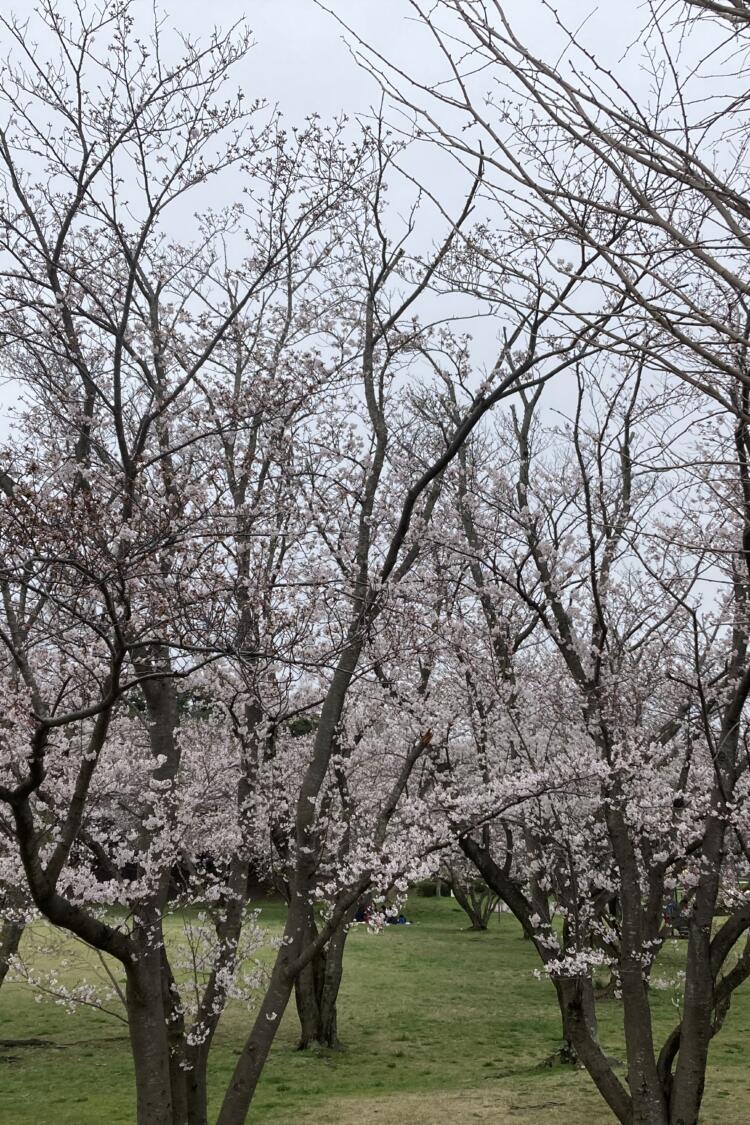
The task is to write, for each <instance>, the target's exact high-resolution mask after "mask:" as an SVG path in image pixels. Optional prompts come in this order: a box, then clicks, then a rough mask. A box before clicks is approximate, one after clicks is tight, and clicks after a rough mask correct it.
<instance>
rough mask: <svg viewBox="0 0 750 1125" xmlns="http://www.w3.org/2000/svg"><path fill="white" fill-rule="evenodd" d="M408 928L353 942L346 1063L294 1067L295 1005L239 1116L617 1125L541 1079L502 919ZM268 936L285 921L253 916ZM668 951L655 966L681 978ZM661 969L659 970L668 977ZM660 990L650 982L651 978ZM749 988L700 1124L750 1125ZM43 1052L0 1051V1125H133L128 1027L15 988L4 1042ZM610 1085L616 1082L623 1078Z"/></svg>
mask: <svg viewBox="0 0 750 1125" xmlns="http://www.w3.org/2000/svg"><path fill="white" fill-rule="evenodd" d="M407 913H408V917H410V918H412V919H413V920H414V922H415V923H417V924H416V925H413V926H408V927H407V926H389V927H387V929H386V930H385V932H384V933H382V934H380V935H372V934H368V933H367V932H365V931H364V928H363V927H358V928H357V929H356V931H355V932H354V933H353V934H352V935H351V936H350V938H349V943H348V946H347V961H346V968H345V974H344V984H343V988H342V996H341V1002H340V1009H339V1024H340V1033H341V1036H342V1039H343V1040H344V1042H345V1045H346V1049H345V1050H343V1051H337V1052H327V1051H313V1052H304V1053H300V1052H296V1051H294V1049H293V1048H294V1042H295V1036H296V1030H297V1027H296V1013H295V1012H294V1008H293V1005H292V1006H291V1008H290V1010H289V1011H288V1013H287V1016H286V1018H285V1019H284V1021H283V1023H282V1026H281V1028H280V1031H279V1034H278V1037H277V1040H276V1044H275V1046H274V1050H273V1052H272V1055H271V1058H270V1060H269V1063H268V1066H267V1067H266V1071H265V1073H264V1076H263V1080H262V1083H261V1086H260V1089H259V1092H258V1096H257V1099H256V1103H255V1105H254V1107H253V1111H252V1113H251V1115H250V1120H251V1121H253V1122H258V1123H263V1122H277V1123H278V1125H292V1123H296V1122H299V1121H303V1122H306V1121H309V1122H311V1123H312V1122H316V1123H321V1125H329V1123H330V1125H361V1123H362V1122H365V1123H368V1122H378V1123H381V1125H390V1123H393V1125H396V1123H397V1122H398V1123H401V1122H412V1123H418V1125H433V1123H434V1125H439V1123H445V1125H448V1123H451V1125H452V1123H463V1122H473V1121H492V1122H505V1121H508V1122H518V1123H526V1125H538V1123H539V1122H542V1121H547V1120H551V1121H554V1122H555V1125H581V1123H582V1122H585V1123H586V1125H598V1123H599V1122H601V1123H602V1125H603V1123H605V1122H609V1121H611V1120H613V1118H612V1117H611V1115H610V1114H609V1112H608V1111H607V1109H606V1106H604V1103H603V1102H602V1101H601V1099H600V1098H599V1096H598V1094H597V1093H596V1091H595V1089H594V1087H593V1086H592V1084H591V1082H590V1080H589V1078H588V1077H587V1075H586V1074H585V1073H584V1072H581V1071H574V1070H570V1069H568V1068H558V1067H545V1066H542V1065H540V1063H541V1062H542V1060H544V1059H545V1058H546V1057H547V1056H548V1055H550V1054H551V1052H553V1051H554V1049H555V1048H556V1047H557V1045H558V1042H559V1016H558V1012H557V1006H556V1003H555V998H554V993H553V991H552V987H551V985H550V984H549V982H546V981H539V980H537V979H536V978H535V977H534V975H533V970H534V968H535V967H536V961H535V958H534V955H533V951H532V950H531V949H530V947H529V945H528V943H527V942H524V941H523V939H522V937H521V935H520V931H519V928H518V926H517V924H516V923H515V922H514V920H513V919H511V918H510V917H508V916H507V915H503V916H501V918H500V921H499V923H498V921H496V920H493V922H492V924H491V930H490V932H489V933H486V934H472V933H470V932H468V931H466V930H465V929H464V928H463V927H464V924H465V916H464V915H463V914H462V913H461V911H460V910H459V909H458V907H457V906H456V905H455V903H454V902H453V901H452V900H450V899H440V900H436V899H413V900H412V901H411V902H410V904H409V908H408V912H407ZM264 914H266V915H267V918H268V924H269V925H272V926H273V927H274V928H276V927H278V925H279V922H280V917H281V915H280V908H279V907H278V906H274V905H271V906H269V907H268V908H266V909H264ZM681 952H682V950H681V948H680V945H679V943H678V942H672V943H669V947H668V948H667V949H666V951H665V952H664V954H663V961H664V962H666V963H670V962H671V964H672V965H673V966H676V965H677V964H678V963H679V959H680V956H681ZM667 967H668V965H664V966H663V967H662V969H661V970H660V971H661V972H664V971H665V969H666V968H667ZM657 975H658V974H657ZM653 996H654V1006H655V1009H656V1013H657V1021H658V1029H659V1033H660V1034H663V1033H665V1032H666V1030H667V1028H669V1027H670V1026H671V1023H672V1021H673V1018H674V1008H673V1007H672V1003H671V997H670V994H669V993H668V992H655V993H654V994H653ZM619 1015H620V1013H619V1008H618V1005H617V1003H616V1002H615V1001H611V1002H608V1003H607V1004H605V1005H602V1006H601V1038H602V1041H603V1045H604V1047H605V1050H606V1051H607V1052H608V1053H609V1054H612V1055H615V1056H618V1057H622V1041H621V1035H620V1033H619V1027H618V1024H619ZM246 1026H247V1014H246V1013H243V1012H242V1011H240V1010H239V1009H237V1010H230V1011H229V1012H228V1013H227V1014H226V1016H225V1018H224V1021H223V1023H222V1025H221V1028H220V1031H219V1035H218V1039H217V1042H216V1047H215V1049H214V1053H213V1056H212V1057H213V1060H214V1062H213V1072H212V1091H213V1094H214V1108H217V1107H218V1101H219V1098H220V1096H221V1091H222V1089H223V1087H224V1085H225V1083H226V1081H227V1079H228V1077H229V1074H230V1073H231V1069H232V1066H233V1063H234V1057H235V1054H236V1052H237V1049H238V1047H239V1044H240V1042H241V1040H242V1036H243V1029H244V1028H245V1027H246ZM748 1033H750V989H746V990H745V992H744V993H743V992H740V993H739V995H737V996H736V997H735V1002H734V1004H733V1007H732V1010H731V1011H730V1013H729V1016H728V1017H727V1021H726V1024H725V1027H724V1029H723V1031H722V1032H721V1034H720V1036H719V1037H718V1038H717V1039H716V1040H715V1041H714V1047H713V1052H712V1055H711V1060H710V1067H709V1075H708V1082H707V1095H706V1101H705V1108H704V1115H703V1118H702V1120H703V1121H704V1122H705V1123H706V1125H729V1123H731V1125H750V1067H748V1057H747V1044H748ZM32 1038H39V1039H45V1040H49V1041H50V1042H51V1045H47V1046H36V1047H32V1046H7V1045H6V1046H2V1047H0V1122H2V1125H132V1122H133V1119H134V1110H133V1089H132V1075H131V1067H130V1058H129V1052H128V1044H127V1035H126V1029H125V1026H124V1025H123V1024H121V1023H119V1022H117V1021H116V1020H114V1019H113V1018H112V1017H109V1016H105V1015H102V1014H101V1013H98V1012H96V1011H93V1010H91V1009H84V1010H80V1011H79V1012H77V1013H76V1014H75V1015H69V1014H68V1013H67V1012H66V1011H64V1010H63V1009H62V1008H60V1007H58V1006H57V1005H56V1004H54V1003H53V1002H51V1001H47V1000H45V1001H44V1002H42V1003H41V1004H40V1003H38V1002H36V1000H35V999H34V998H33V996H32V995H31V993H30V991H29V990H28V989H27V988H26V987H25V986H23V985H18V984H10V985H6V986H5V987H4V988H3V989H2V991H1V992H0V1039H2V1040H9V1039H32ZM621 1073H623V1072H622V1071H621Z"/></svg>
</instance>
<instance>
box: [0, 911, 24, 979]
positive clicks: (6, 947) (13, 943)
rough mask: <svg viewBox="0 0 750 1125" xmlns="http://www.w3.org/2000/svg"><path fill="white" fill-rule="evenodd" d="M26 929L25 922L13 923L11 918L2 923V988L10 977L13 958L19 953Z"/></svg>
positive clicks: (0, 955) (0, 965)
mask: <svg viewBox="0 0 750 1125" xmlns="http://www.w3.org/2000/svg"><path fill="white" fill-rule="evenodd" d="M24 929H25V926H24V923H23V922H12V921H11V920H10V919H9V918H3V920H2V922H1V923H0V987H2V985H3V982H4V981H5V978H6V977H7V975H8V969H9V968H10V962H11V958H12V957H14V956H15V955H16V953H17V952H18V946H19V945H20V942H21V938H22V937H23V931H24Z"/></svg>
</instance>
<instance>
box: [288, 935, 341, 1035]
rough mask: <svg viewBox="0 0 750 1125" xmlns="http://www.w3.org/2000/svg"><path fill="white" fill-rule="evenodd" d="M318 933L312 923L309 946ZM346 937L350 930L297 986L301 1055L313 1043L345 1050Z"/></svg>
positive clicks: (311, 965)
mask: <svg viewBox="0 0 750 1125" xmlns="http://www.w3.org/2000/svg"><path fill="white" fill-rule="evenodd" d="M316 933H317V929H316V927H315V924H314V922H312V921H311V924H310V929H309V930H308V934H307V936H306V938H305V942H306V943H307V942H308V941H312V940H313V939H314V938H315V936H316ZM346 937H347V930H346V927H345V926H344V925H342V926H340V927H339V929H337V930H336V931H335V932H334V933H333V934H332V936H331V938H330V939H329V941H328V943H327V944H326V946H325V947H324V948H323V949H322V950H321V951H320V953H319V954H318V955H317V957H314V958H313V960H312V961H311V962H310V963H309V964H308V965H306V966H305V968H304V969H303V970H302V972H301V973H300V974H299V976H298V977H297V979H296V981H295V982H294V993H295V999H296V1002H297V1014H298V1016H299V1021H300V1039H299V1044H298V1048H299V1050H300V1051H304V1050H306V1049H307V1048H308V1047H311V1046H312V1045H313V1043H317V1044H318V1045H319V1046H321V1047H329V1048H331V1049H332V1050H335V1049H337V1048H339V1047H340V1046H341V1043H340V1041H339V1038H338V1013H337V1001H338V994H339V989H340V987H341V978H342V976H343V972H344V946H345V944H346Z"/></svg>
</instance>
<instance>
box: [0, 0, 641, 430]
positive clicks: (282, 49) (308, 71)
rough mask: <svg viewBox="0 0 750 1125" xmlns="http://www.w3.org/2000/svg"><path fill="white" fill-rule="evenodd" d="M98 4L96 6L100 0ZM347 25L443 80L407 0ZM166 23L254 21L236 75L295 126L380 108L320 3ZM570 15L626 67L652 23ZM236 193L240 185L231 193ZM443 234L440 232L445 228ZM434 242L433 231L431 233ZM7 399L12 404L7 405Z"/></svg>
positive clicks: (620, 6) (611, 60) (603, 11)
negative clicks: (313, 116)
mask: <svg viewBox="0 0 750 1125" xmlns="http://www.w3.org/2000/svg"><path fill="white" fill-rule="evenodd" d="M92 2H93V0H92ZM326 3H327V4H328V6H329V7H330V8H331V9H333V11H335V12H336V13H337V14H338V15H339V16H340V17H341V18H342V19H343V20H345V21H346V22H347V23H349V24H351V26H352V27H353V28H354V29H355V30H356V31H357V32H358V33H359V35H361V37H362V38H363V39H365V40H366V41H368V42H371V43H372V44H373V45H374V46H375V47H376V49H378V50H380V51H381V52H382V53H383V54H385V55H386V56H388V57H389V58H392V59H393V60H394V61H395V62H396V63H397V64H398V65H399V66H400V67H402V68H403V70H405V71H406V72H408V73H410V74H414V75H415V76H418V77H420V78H422V77H424V78H429V77H436V76H437V75H438V74H443V73H444V71H443V69H442V66H440V65H439V64H438V60H437V58H436V56H435V54H434V52H433V51H432V50H431V41H430V39H429V37H428V36H427V34H426V32H425V30H424V28H422V27H420V26H419V25H418V24H417V22H416V21H415V19H414V18H413V17H414V13H413V11H412V10H411V8H410V5H409V2H408V0H326ZM32 4H33V0H0V5H2V7H3V8H5V7H6V5H7V7H9V8H12V9H13V10H15V12H16V13H17V14H18V15H24V14H25V13H26V11H27V10H29V11H30V10H31V8H32ZM59 7H60V9H61V10H62V11H63V12H70V13H71V15H72V14H73V12H74V11H75V6H74V0H59ZM505 7H506V11H507V13H508V15H509V17H510V19H511V21H512V23H513V24H514V26H515V27H516V29H517V31H518V33H519V35H520V37H521V38H522V39H524V40H526V42H527V43H528V44H529V46H531V47H532V49H533V50H534V51H535V52H536V53H538V54H539V55H541V56H543V57H546V58H548V59H551V60H553V61H554V60H556V59H557V58H558V57H559V53H560V46H561V43H562V40H561V38H560V36H559V33H558V32H556V31H555V29H554V27H553V26H552V24H551V21H550V18H549V14H548V13H545V9H544V6H543V4H542V3H541V0H508V2H507V3H506V5H505ZM159 8H160V10H161V11H162V12H163V13H164V15H165V17H166V27H165V32H166V37H167V38H170V35H169V31H170V28H174V29H179V30H180V31H181V32H183V33H187V34H189V35H190V36H191V37H196V38H205V37H208V36H209V35H210V33H211V30H212V29H213V28H214V26H217V25H218V26H219V27H221V28H223V29H227V28H228V27H229V26H231V25H232V24H233V23H235V22H236V21H238V20H242V19H244V20H246V22H247V24H248V26H249V27H250V28H251V30H252V31H253V34H254V38H255V40H256V46H255V47H254V49H253V50H252V51H251V52H250V54H249V55H248V56H247V58H246V59H245V60H243V62H242V63H241V64H240V66H239V67H238V68H237V69H236V71H235V72H234V76H235V79H236V81H237V82H238V84H240V85H241V86H242V88H243V90H244V92H245V94H246V97H247V98H248V99H254V98H256V97H260V98H264V99H266V100H267V101H268V102H270V103H271V104H273V105H278V107H279V109H280V110H281V112H282V113H283V115H284V116H285V118H286V119H287V121H288V122H289V124H290V125H291V124H297V123H300V122H301V121H302V120H303V119H304V117H305V116H306V115H308V114H310V113H313V112H315V113H318V114H320V116H321V117H322V118H323V119H324V120H325V119H330V118H332V117H334V116H336V115H337V114H340V113H341V112H342V111H345V112H347V113H348V114H350V115H356V114H367V113H368V112H369V110H370V109H371V107H373V106H375V105H377V103H378V101H379V90H378V88H377V86H376V84H375V82H374V81H373V79H372V78H371V77H370V76H369V75H367V74H366V73H365V72H364V71H363V70H362V69H361V68H360V67H358V66H357V64H356V62H355V61H354V59H353V58H352V56H351V54H350V52H349V50H348V48H347V46H346V44H345V43H344V41H343V38H342V30H341V28H340V27H339V26H338V25H337V24H336V22H335V20H334V19H333V18H332V17H331V16H330V15H328V14H327V13H326V12H324V11H322V10H321V9H320V8H319V7H318V5H317V4H316V3H315V0H213V2H210V0H159ZM557 8H558V10H559V13H560V16H561V18H562V19H563V20H564V22H565V23H566V24H567V25H569V26H578V25H580V24H582V23H584V22H585V30H584V39H585V42H586V45H587V46H588V47H589V48H590V49H591V50H592V51H593V52H594V54H595V55H596V58H597V60H598V61H600V62H602V63H604V64H605V65H612V66H618V63H619V65H620V66H621V67H622V66H623V63H622V62H621V60H622V55H623V52H624V51H625V49H626V48H627V47H628V46H629V45H630V44H632V43H633V42H634V40H635V41H637V38H638V33H639V31H640V29H641V28H642V27H643V24H644V22H645V20H646V18H647V12H646V10H645V8H644V6H643V5H642V4H641V3H640V2H639V0H624V2H622V0H620V2H618V0H601V2H600V4H599V5H598V7H597V5H596V4H595V3H594V2H593V0H588V2H581V0H557ZM135 14H136V18H137V21H138V23H139V24H140V25H141V26H142V29H143V34H144V37H146V36H147V35H148V31H149V28H150V26H151V21H152V18H153V17H152V0H136V2H135ZM639 53H640V52H639V51H638V50H637V49H636V50H635V51H634V52H633V55H632V58H629V59H628V60H627V61H626V62H625V63H624V69H625V72H626V73H629V74H632V76H633V80H634V81H635V82H638V81H639V80H640V76H639V72H638V68H637V65H636V64H637V56H638V54H639ZM433 159H435V160H436V161H439V160H440V159H441V158H440V157H437V156H434V157H433V156H431V155H429V154H428V155H427V157H426V162H425V164H424V166H423V167H421V168H420V176H421V178H423V180H426V181H427V182H430V181H434V182H436V183H439V189H440V190H439V194H440V195H441V199H442V201H443V202H444V203H445V205H446V206H447V207H448V209H449V210H451V211H455V210H456V209H457V205H458V204H459V199H460V198H463V191H464V190H465V177H463V176H462V177H459V175H458V174H457V172H456V170H453V171H449V172H448V173H447V174H446V173H445V171H444V162H443V167H442V168H441V167H440V166H439V165H438V164H436V165H435V167H434V168H433V167H432V166H431V163H430V162H431V161H432V160H433ZM230 192H231V188H230ZM434 233H435V235H436V236H437V235H438V234H439V232H438V230H437V228H436V230H435V232H434ZM428 234H429V239H428V241H429V240H431V237H432V232H431V231H430V232H428ZM475 334H477V335H479V336H480V337H482V336H484V337H485V341H486V342H484V341H483V344H482V349H481V350H482V352H484V351H485V347H486V351H487V360H488V361H489V362H492V360H493V359H494V352H495V346H494V333H493V332H492V329H491V326H490V325H489V324H485V325H477V326H476V333H475ZM8 397H9V396H8V388H6V391H5V393H4V394H3V392H2V391H0V430H1V429H2V414H3V409H2V408H3V405H7V404H8ZM3 400H4V402H3Z"/></svg>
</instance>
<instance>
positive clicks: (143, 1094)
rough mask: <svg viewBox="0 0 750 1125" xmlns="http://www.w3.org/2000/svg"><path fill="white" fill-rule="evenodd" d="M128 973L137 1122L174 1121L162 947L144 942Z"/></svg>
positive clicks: (159, 1123)
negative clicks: (160, 948) (163, 984)
mask: <svg viewBox="0 0 750 1125" xmlns="http://www.w3.org/2000/svg"><path fill="white" fill-rule="evenodd" d="M126 973H127V987H126V999H127V1008H128V1029H129V1032H130V1046H131V1050H132V1053H133V1065H134V1067H135V1086H136V1102H137V1114H136V1121H137V1125H175V1122H174V1116H173V1111H172V1081H171V1074H170V1052H169V1041H168V1035H167V1020H166V1014H165V1011H164V998H163V993H162V965H161V951H160V950H159V949H156V948H148V945H147V943H144V946H143V948H142V949H141V951H140V954H139V957H138V960H137V961H134V962H133V963H132V964H131V965H128V966H127V967H126Z"/></svg>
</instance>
